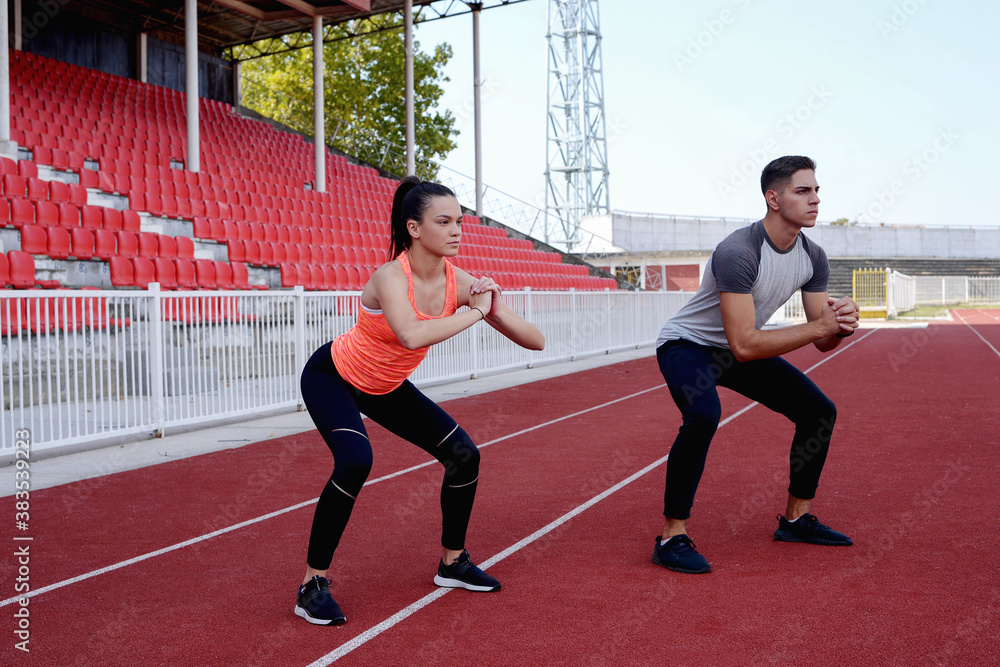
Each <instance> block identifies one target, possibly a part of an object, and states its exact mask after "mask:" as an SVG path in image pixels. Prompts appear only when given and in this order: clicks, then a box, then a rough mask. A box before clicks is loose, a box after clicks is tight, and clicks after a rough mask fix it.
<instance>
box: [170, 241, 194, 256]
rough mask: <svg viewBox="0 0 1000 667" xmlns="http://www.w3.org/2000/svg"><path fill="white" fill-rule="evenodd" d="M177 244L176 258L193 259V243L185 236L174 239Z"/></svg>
mask: <svg viewBox="0 0 1000 667" xmlns="http://www.w3.org/2000/svg"><path fill="white" fill-rule="evenodd" d="M175 240H176V242H177V257H178V258H179V259H194V241H192V240H191V239H190V238H188V237H187V236H177V237H175Z"/></svg>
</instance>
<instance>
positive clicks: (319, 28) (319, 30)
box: [312, 15, 326, 192]
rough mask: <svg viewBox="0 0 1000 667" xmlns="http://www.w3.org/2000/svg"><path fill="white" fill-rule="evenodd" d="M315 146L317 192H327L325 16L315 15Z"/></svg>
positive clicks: (315, 185) (315, 186)
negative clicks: (324, 89)
mask: <svg viewBox="0 0 1000 667" xmlns="http://www.w3.org/2000/svg"><path fill="white" fill-rule="evenodd" d="M312 28H313V30H312V33H313V148H314V152H315V155H316V181H315V183H314V186H313V187H314V188H315V189H316V191H317V192H326V120H325V117H326V107H324V106H323V105H324V100H323V69H324V68H323V17H322V16H319V15H317V16H314V17H313V26H312Z"/></svg>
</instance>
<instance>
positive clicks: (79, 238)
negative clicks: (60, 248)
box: [70, 227, 94, 260]
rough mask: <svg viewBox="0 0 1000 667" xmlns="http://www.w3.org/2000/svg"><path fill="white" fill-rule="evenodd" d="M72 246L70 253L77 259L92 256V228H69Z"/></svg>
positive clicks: (91, 257) (86, 258) (87, 258)
mask: <svg viewBox="0 0 1000 667" xmlns="http://www.w3.org/2000/svg"><path fill="white" fill-rule="evenodd" d="M70 238H71V242H72V245H71V247H72V248H73V252H72V255H73V257H76V258H77V259H79V260H89V259H93V257H94V230H92V229H85V228H83V227H74V228H73V229H71V230H70Z"/></svg>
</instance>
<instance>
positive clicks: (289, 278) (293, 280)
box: [279, 262, 301, 287]
mask: <svg viewBox="0 0 1000 667" xmlns="http://www.w3.org/2000/svg"><path fill="white" fill-rule="evenodd" d="M279 269H280V270H281V286H282V287H295V286H296V285H301V283H300V282H299V272H298V270H297V268H296V265H295V264H291V263H288V262H285V263H283V264H282V265H281V266H280V267H279Z"/></svg>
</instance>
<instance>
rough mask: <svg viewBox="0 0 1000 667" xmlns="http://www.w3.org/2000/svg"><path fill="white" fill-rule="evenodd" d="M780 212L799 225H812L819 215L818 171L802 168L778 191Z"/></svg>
mask: <svg viewBox="0 0 1000 667" xmlns="http://www.w3.org/2000/svg"><path fill="white" fill-rule="evenodd" d="M777 203H778V212H779V213H780V214H781V217H782V218H784V219H785V220H787V221H788V222H790V223H792V224H795V225H798V226H799V227H812V226H814V225H815V224H816V218H817V217H818V216H819V185H817V184H816V172H814V171H813V170H812V169H800V170H798V171H797V172H795V173H794V174H792V180H790V181H789V182H788V185H786V186H785V187H784V189H782V190H781V191H780V192H778V193H777Z"/></svg>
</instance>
